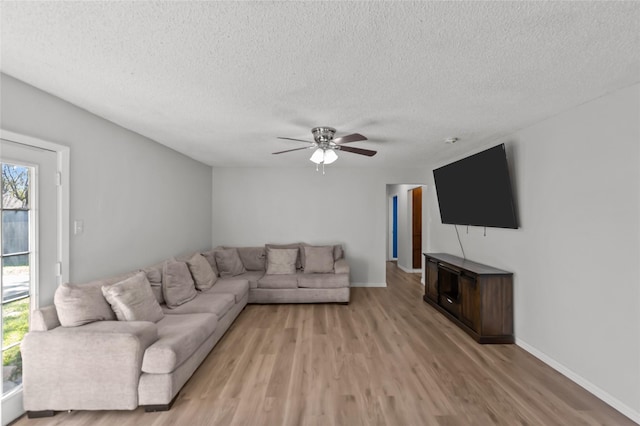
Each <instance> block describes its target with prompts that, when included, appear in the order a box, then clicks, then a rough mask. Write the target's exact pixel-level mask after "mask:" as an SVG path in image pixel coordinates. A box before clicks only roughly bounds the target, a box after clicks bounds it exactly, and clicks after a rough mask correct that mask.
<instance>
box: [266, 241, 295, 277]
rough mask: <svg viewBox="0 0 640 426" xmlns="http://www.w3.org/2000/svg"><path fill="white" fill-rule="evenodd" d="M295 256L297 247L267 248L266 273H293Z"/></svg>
mask: <svg viewBox="0 0 640 426" xmlns="http://www.w3.org/2000/svg"><path fill="white" fill-rule="evenodd" d="M297 258H298V249H297V248H295V249H291V248H289V249H276V248H267V275H284V274H295V273H296V259H297Z"/></svg>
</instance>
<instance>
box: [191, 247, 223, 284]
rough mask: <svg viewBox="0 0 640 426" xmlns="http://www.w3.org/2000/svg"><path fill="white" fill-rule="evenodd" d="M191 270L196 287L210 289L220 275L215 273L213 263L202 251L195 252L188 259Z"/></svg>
mask: <svg viewBox="0 0 640 426" xmlns="http://www.w3.org/2000/svg"><path fill="white" fill-rule="evenodd" d="M187 265H188V266H189V271H191V276H192V277H193V281H195V284H196V289H198V290H201V291H203V290H208V289H210V288H211V287H213V285H214V284H215V283H216V280H217V279H218V277H217V276H216V275H215V274H214V273H213V269H212V268H211V265H210V264H209V262H208V261H207V259H205V258H204V256H202V255H201V254H200V253H196V254H194V255H193V256H192V257H191V258H190V259H189V260H187Z"/></svg>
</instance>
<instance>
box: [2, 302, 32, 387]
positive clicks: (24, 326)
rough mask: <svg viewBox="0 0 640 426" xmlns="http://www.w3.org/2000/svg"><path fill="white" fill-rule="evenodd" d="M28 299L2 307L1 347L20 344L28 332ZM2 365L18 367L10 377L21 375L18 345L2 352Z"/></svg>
mask: <svg viewBox="0 0 640 426" xmlns="http://www.w3.org/2000/svg"><path fill="white" fill-rule="evenodd" d="M30 306H31V305H30V298H29V297H27V298H24V299H20V300H15V301H13V302H9V303H4V304H3V305H2V319H3V326H4V330H3V333H2V347H3V348H6V347H8V346H9V345H11V344H14V343H17V342H20V341H21V340H22V338H23V337H24V335H25V334H27V332H28V331H29V308H30ZM2 365H3V366H9V365H14V366H16V367H18V368H17V369H16V371H15V372H14V374H13V375H12V376H19V375H22V358H21V356H20V345H17V346H14V347H13V348H10V349H7V350H3V351H2Z"/></svg>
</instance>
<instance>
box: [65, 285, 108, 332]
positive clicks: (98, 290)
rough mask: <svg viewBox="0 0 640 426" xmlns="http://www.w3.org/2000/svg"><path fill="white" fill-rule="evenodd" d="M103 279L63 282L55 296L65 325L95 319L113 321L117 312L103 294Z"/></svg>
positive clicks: (74, 324) (75, 325)
mask: <svg viewBox="0 0 640 426" xmlns="http://www.w3.org/2000/svg"><path fill="white" fill-rule="evenodd" d="M104 284H105V283H104V282H103V281H94V282H91V283H88V284H69V283H65V284H61V285H60V286H59V287H58V288H57V289H56V292H55V295H54V296H53V303H54V304H55V305H56V311H57V313H58V319H59V320H60V325H62V326H63V327H77V326H79V325H83V324H88V323H90V322H95V321H112V320H115V319H116V315H115V313H114V312H113V311H112V310H111V306H109V303H108V302H107V299H105V298H104V296H103V295H102V286H103V285H104Z"/></svg>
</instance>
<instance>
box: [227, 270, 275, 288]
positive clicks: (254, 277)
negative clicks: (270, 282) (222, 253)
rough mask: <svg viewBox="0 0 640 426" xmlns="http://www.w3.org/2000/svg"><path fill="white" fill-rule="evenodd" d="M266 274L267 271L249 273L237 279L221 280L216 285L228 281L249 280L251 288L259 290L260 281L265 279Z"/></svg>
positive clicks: (238, 276) (236, 277)
mask: <svg viewBox="0 0 640 426" xmlns="http://www.w3.org/2000/svg"><path fill="white" fill-rule="evenodd" d="M264 273H265V271H247V272H245V273H244V274H240V275H236V276H235V277H227V278H220V279H219V280H218V282H217V283H216V284H218V283H221V282H225V281H227V280H247V281H249V288H258V280H259V279H260V278H262V277H264Z"/></svg>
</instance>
